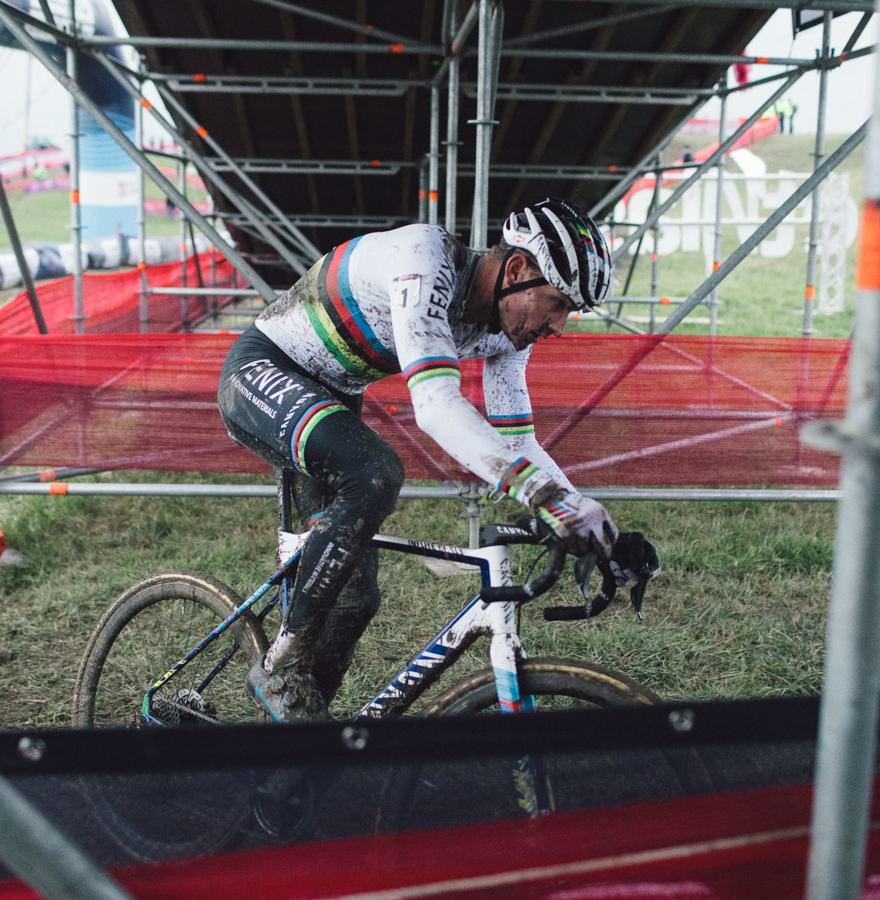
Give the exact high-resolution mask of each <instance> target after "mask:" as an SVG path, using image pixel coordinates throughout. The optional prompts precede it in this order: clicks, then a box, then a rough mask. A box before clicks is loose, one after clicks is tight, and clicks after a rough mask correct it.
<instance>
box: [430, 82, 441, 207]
mask: <svg viewBox="0 0 880 900" xmlns="http://www.w3.org/2000/svg"><path fill="white" fill-rule="evenodd" d="M429 144H430V149H429V151H428V224H429V225H436V224H437V222H438V209H439V201H440V88H439V87H438V86H437V85H432V86H431V130H430V139H429Z"/></svg>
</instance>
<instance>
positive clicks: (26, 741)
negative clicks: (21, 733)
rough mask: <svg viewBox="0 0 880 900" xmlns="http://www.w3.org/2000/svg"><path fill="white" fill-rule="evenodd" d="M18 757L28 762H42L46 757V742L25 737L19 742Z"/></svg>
mask: <svg viewBox="0 0 880 900" xmlns="http://www.w3.org/2000/svg"><path fill="white" fill-rule="evenodd" d="M18 755H19V756H21V757H22V758H23V759H26V760H27V761H28V762H32V763H37V762H40V760H41V759H42V758H43V757H44V756H45V755H46V742H45V741H44V740H43V739H42V738H30V737H23V738H21V739H20V740H19V742H18Z"/></svg>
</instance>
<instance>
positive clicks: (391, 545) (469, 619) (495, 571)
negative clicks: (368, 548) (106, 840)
mask: <svg viewBox="0 0 880 900" xmlns="http://www.w3.org/2000/svg"><path fill="white" fill-rule="evenodd" d="M299 537H300V538H301V542H302V543H304V542H305V541H304V538H305V535H302V536H299ZM372 543H373V546H374V547H375V548H377V549H381V550H393V551H395V552H398V553H406V554H409V555H413V556H419V557H425V558H433V559H443V560H448V561H451V562H456V563H462V564H464V565H467V566H473V567H474V568H475V569H478V570H479V572H480V576H481V580H482V588H486V587H490V586H491V587H500V586H506V585H509V584H511V578H510V554H509V552H508V549H507V547H506V546H491V547H483V548H480V549H465V548H463V547H455V546H448V545H443V544H433V543H428V542H425V541H410V540H405V539H403V538H397V537H389V536H385V535H376V536H375V537H374V538H373V541H372ZM301 553H302V549H301V547H300V549H298V550H297V551H296V552H295V553H293V554H292V555H291V556H290V557H289V558H288V559H287V561H286V562H285V563H284V565H282V566H281V567H280V568H279V569H277V570H276V571H275V572H274V573H273V574H272V576H271V577H269V578H268V579H267V580H266V581H265V582H263V584H262V585H261V586H260V587H259V588H257V590H256V591H254V592H253V593H252V594H251V595H250V596H249V597H248V598H247V599H246V600H245V601H244V602H243V603H242V604H241V605H240V606H239V607H238V608H237V609H236V610H235V612H234V613H232V614H231V615H230V616H229V617H228V618H226V619H225V620H224V621H223V622H221V623H220V624H219V625H218V626H217V627H216V628H214V630H213V631H211V633H210V634H208V635H207V636H206V637H205V638H203V639H202V640H201V641H200V642H199V643H198V644H197V645H196V646H195V647H193V648H192V649H191V650H190V651H189V652H188V653H187V654H186V655H185V656H184V657H182V658H181V659H180V660H178V661H177V662H176V663H175V664H174V665H173V666H172V667H171V668H170V669H169V670H168V671H167V672H165V673H164V674H163V675H162V676H161V677H160V678H158V679H157V680H156V681H155V682H153V683H152V684H151V685H150V687H149V688H148V690H147V692H146V693H145V695H144V700H143V704H142V707H141V715H142V717H143V719H144V721H145V722H149V723H152V724H156V725H160V724H163V723H162V722H161V721H160V720H159V719H157V718H156V717H155V716H154V715H153V714H152V703H153V697H154V696H155V694H156V692H157V691H159V690H160V689H161V688H162V687H164V685H165V684H166V683H167V682H168V681H169V680H170V679H171V678H172V677H173V676H174V675H176V674H177V673H178V672H179V671H180V670H181V669H183V668H184V666H186V665H187V663H189V662H190V661H191V660H193V659H194V658H195V657H196V656H198V655H199V654H200V653H202V651H203V650H204V649H205V648H206V647H207V646H208V645H209V644H211V643H213V641H215V640H216V639H217V638H218V637H220V635H222V634H224V633H225V632H226V631H227V630H228V629H229V628H231V627H232V626H233V625H235V623H236V622H238V621H239V620H240V619H241V618H242V616H244V615H245V613H247V612H248V611H249V610H252V609H253V608H254V606H256V604H257V603H259V601H260V600H262V599H263V597H265V596H266V595H267V594H268V593H269V592H270V591H271V590H272V588H274V587H279V586H280V587H281V589H282V590H281V593H282V594H286V588H287V582H289V581H290V580H292V578H293V576H294V575H295V573H296V567H297V565H298V562H299V557H300V554H301ZM277 599H278V598H277V596H276V597H275V598H274V599H273V600H271V601H270V604H268V605H267V608H266V609H265V610H264V611H263V614H265V612H267V611H268V609H269V608H271V606H272V605H274V604H275V603H276V602H277ZM481 634H488V635H490V636H491V640H490V644H489V658H490V661H491V664H492V670H493V672H494V674H495V684H496V689H497V692H498V702H499V704H500V707H501V710H502V712H505V713H516V712H528V711H531V710H532V709H533V708H534V699H533V698H532V697H531V696H528V695H527V696H522V694H521V692H520V686H519V679H518V675H517V672H518V663H519V660H521V659H524V658H525V652H524V650H523V647H522V643H521V641H520V639H519V632H518V629H517V622H516V605H515V604H513V603H484V602H483V601H482V600H481V599H480V594H479V593H477V594H475V595H474V596H473V597H472V598H471V600H469V601H468V602H467V603H466V604H465V606H464V607H463V608H462V609H461V611H460V612H459V613H458V614H457V615H456V616H454V617H453V618H452V619H451V620H450V621H449V622H447V623H446V625H444V626H443V628H441V629H440V631H438V632H437V634H436V635H435V636H434V637H433V638H431V640H430V641H429V642H428V643H427V644H426V645H425V646H424V647H423V648H422V650H420V651H419V652H418V653H417V654H416V655H415V656H413V657H412V658H411V659H410V660H409V662H407V663H406V665H405V666H403V668H401V669H400V671H399V672H397V674H396V675H395V676H394V677H393V678H392V679H391V680H390V681H389V682H388V683H387V684H386V685H385V686H384V687H383V688H382V689H381V690H380V691H379V692H378V693H377V694H376V695H375V696H374V697H373V699H372V700H370V701H369V702H368V703H367V704H365V705H364V706H363V707H362V708H361V709H360V710H359V711H358V712H357V714H356V716H355V718H369V719H382V718H387V717H391V716H396V715H400V714H401V713H402V712H403V711H404V710H406V709H407V708H408V707H409V706H411V705H412V703H414V702H415V701H416V700H417V699H418V698H419V697H420V696H421V695H422V694H423V693H424V691H425V690H427V689H428V688H429V687H430V686H431V685H432V684H434V683H435V682H436V681H437V679H438V678H439V677H440V676H441V675H442V674H443V672H445V671H446V670H447V669H448V668H449V667H450V666H452V665H453V664H454V663H455V661H456V660H457V659H458V658H459V657H460V656H461V654H462V653H464V651H465V650H467V649H468V647H470V646H471V645H472V644H473V643H474V641H475V640H477V638H478V637H479V636H480V635H481ZM237 647H238V644H237V642H236V643H235V644H234V645H233V647H232V648H230V650H229V651H228V652H227V653H226V654H224V656H223V657H222V658H221V660H220V662H218V664H217V665H216V666H215V667H214V669H213V670H212V671H211V672H210V673H209V674H208V675H207V676H206V678H205V679H204V681H203V682H202V683H201V684H200V685H199V687H198V688H197V690H198V691H201V690H203V689H204V687H206V686H207V684H208V683H209V682H210V681H211V680H212V679H213V678H214V676H215V675H216V674H218V673H219V672H220V671H221V670H222V668H223V667H224V666H225V665H226V662H228V660H229V658H231V656H232V654H233V653H234V652H235V651H236V649H237Z"/></svg>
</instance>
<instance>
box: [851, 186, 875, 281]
mask: <svg viewBox="0 0 880 900" xmlns="http://www.w3.org/2000/svg"><path fill="white" fill-rule="evenodd" d="M856 287H857V288H858V289H859V290H860V291H880V199H877V198H874V199H870V200H865V205H864V206H863V207H862V223H861V226H860V227H859V256H858V260H857V262H856Z"/></svg>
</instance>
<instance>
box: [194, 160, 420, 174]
mask: <svg viewBox="0 0 880 900" xmlns="http://www.w3.org/2000/svg"><path fill="white" fill-rule="evenodd" d="M207 163H208V165H209V166H210V167H211V168H212V169H213V170H214V171H215V172H231V171H234V168H233V164H234V166H237V167H238V168H240V169H241V170H242V171H243V172H252V173H261V174H266V175H397V174H398V173H399V172H400V170H401V169H404V168H410V169H415V168H417V166H416V164H415V163H414V162H405V161H402V160H395V161H394V162H382V161H380V160H378V159H360V160H358V159H351V160H349V159H236V160H234V161H232V162H227V161H226V160H222V159H217V158H209V159H208V160H207Z"/></svg>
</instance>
